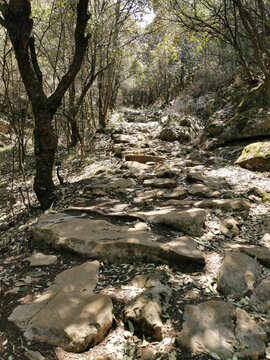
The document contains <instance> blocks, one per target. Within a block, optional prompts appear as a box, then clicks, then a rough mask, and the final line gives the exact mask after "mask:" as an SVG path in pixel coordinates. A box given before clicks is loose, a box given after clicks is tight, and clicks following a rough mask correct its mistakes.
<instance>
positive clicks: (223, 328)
mask: <svg viewBox="0 0 270 360" xmlns="http://www.w3.org/2000/svg"><path fill="white" fill-rule="evenodd" d="M234 310H235V307H234V306H233V305H231V304H230V303H226V302H224V301H213V300H212V301H206V302H203V303H200V304H199V305H198V306H193V305H187V306H185V312H184V324H183V330H182V331H181V332H180V333H178V335H177V337H176V342H177V345H178V346H180V347H184V348H186V349H189V350H191V351H192V353H195V354H201V353H206V352H215V353H216V354H218V355H219V356H220V357H221V358H223V359H225V358H227V357H229V358H231V357H232V348H231V343H234V341H235V336H234V324H233V322H234Z"/></svg>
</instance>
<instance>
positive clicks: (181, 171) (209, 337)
mask: <svg viewBox="0 0 270 360" xmlns="http://www.w3.org/2000/svg"><path fill="white" fill-rule="evenodd" d="M171 120H172V116H171V117H170V116H167V117H164V116H163V115H162V112H161V111H150V110H149V111H143V110H141V111H133V110H128V111H126V112H125V113H122V114H120V115H119V114H118V115H115V116H113V117H112V119H111V123H110V125H109V130H110V134H111V139H110V140H108V143H109V148H110V153H109V154H108V151H107V153H106V154H105V153H104V154H103V153H102V152H100V153H99V155H98V157H97V158H96V163H94V162H93V163H92V165H91V166H90V167H89V169H88V170H89V172H88V173H87V169H86V168H85V169H84V172H83V171H82V173H81V177H80V178H79V181H78V177H77V181H73V179H72V176H70V178H69V181H70V184H69V185H66V191H67V190H68V191H69V196H66V197H65V189H63V199H64V200H65V201H62V202H61V201H59V202H58V203H57V206H55V209H53V210H50V211H48V212H46V213H45V214H43V215H41V216H40V217H39V218H38V220H37V221H33V219H32V220H31V221H30V220H29V222H28V223H27V224H25V225H24V227H21V236H22V237H25V242H26V243H27V244H28V247H24V245H23V244H22V242H23V241H22V242H21V249H20V251H17V253H16V252H15V253H14V254H13V253H12V252H11V253H10V254H8V253H5V252H4V253H3V254H2V255H1V256H2V262H1V264H0V276H1V288H0V290H1V295H0V305H1V320H0V358H1V359H3V360H19V359H30V360H35V359H36V360H42V359H43V360H44V359H47V360H48V359H54V360H56V359H59V360H68V359H70V360H71V359H72V360H86V359H88V360H92V359H93V360H94V359H95V360H109V359H110V360H115V359H119V360H129V359H143V360H151V359H160V360H161V359H164V360H165V359H166V360H175V359H232V360H236V359H254V360H255V359H270V342H269V341H270V339H269V333H270V328H269V314H270V301H269V298H270V215H269V204H270V203H269V195H268V194H267V190H269V189H270V177H269V173H255V172H251V171H249V170H246V169H242V168H240V167H237V166H235V165H234V164H233V161H234V160H236V158H237V156H238V155H239V154H240V152H241V149H242V148H243V146H241V145H235V146H230V147H226V148H225V147H224V148H216V149H212V150H210V149H211V144H208V143H207V141H205V142H200V141H199V138H200V136H201V135H202V133H203V125H202V124H201V123H200V121H199V120H198V119H196V118H194V117H191V116H187V115H184V114H182V115H179V119H178V120H179V124H180V126H178V127H177V128H175V127H174V126H173V125H172V124H171V123H170V121H171ZM174 120H175V119H174ZM99 136H100V138H99V139H97V148H98V146H99V145H100V146H101V143H102V141H103V140H102V139H103V137H104V136H105V135H101V134H100V135H99ZM107 149H108V147H107ZM101 158H102V159H103V160H102V162H101V160H100V159H101ZM101 163H102V166H101V165H100V164H101ZM97 164H99V166H97ZM17 235H18V234H17ZM29 244H30V245H31V247H29V246H30V245H29ZM6 249H8V247H6ZM15 274H16V275H15Z"/></svg>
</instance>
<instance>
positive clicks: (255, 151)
mask: <svg viewBox="0 0 270 360" xmlns="http://www.w3.org/2000/svg"><path fill="white" fill-rule="evenodd" d="M268 122H269V120H268ZM235 164H236V165H240V166H241V167H243V168H246V169H249V170H259V171H269V170H270V142H269V141H265V142H257V143H252V144H249V145H247V146H246V147H245V148H244V150H243V151H242V154H241V156H240V157H239V158H238V159H237V160H236V161H235Z"/></svg>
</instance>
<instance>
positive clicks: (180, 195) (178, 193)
mask: <svg viewBox="0 0 270 360" xmlns="http://www.w3.org/2000/svg"><path fill="white" fill-rule="evenodd" d="M186 197H187V191H186V189H184V188H183V187H182V186H178V187H176V188H174V190H173V191H172V192H171V193H169V194H165V195H164V198H165V199H180V200H182V199H185V198H186Z"/></svg>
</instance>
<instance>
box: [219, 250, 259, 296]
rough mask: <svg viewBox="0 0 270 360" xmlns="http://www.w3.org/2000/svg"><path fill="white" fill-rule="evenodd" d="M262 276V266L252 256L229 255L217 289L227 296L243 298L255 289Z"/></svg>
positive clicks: (222, 267) (222, 268) (220, 274)
mask: <svg viewBox="0 0 270 360" xmlns="http://www.w3.org/2000/svg"><path fill="white" fill-rule="evenodd" d="M260 274H261V268H260V265H259V264H258V263H257V261H256V260H254V259H253V258H251V257H250V256H248V255H246V254H242V253H237V252H232V253H227V254H226V255H225V258H224V260H223V263H222V266H221V269H220V273H219V278H218V282H217V289H218V291H220V292H222V293H223V294H224V295H227V296H228V295H233V296H237V297H242V296H244V295H245V294H246V293H247V292H248V291H250V290H252V289H253V285H254V283H255V281H256V280H257V279H258V277H259V275H260Z"/></svg>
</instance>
